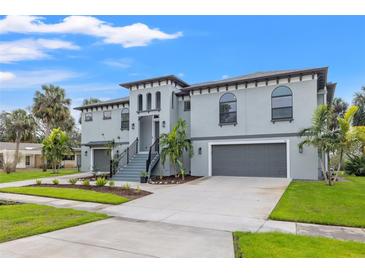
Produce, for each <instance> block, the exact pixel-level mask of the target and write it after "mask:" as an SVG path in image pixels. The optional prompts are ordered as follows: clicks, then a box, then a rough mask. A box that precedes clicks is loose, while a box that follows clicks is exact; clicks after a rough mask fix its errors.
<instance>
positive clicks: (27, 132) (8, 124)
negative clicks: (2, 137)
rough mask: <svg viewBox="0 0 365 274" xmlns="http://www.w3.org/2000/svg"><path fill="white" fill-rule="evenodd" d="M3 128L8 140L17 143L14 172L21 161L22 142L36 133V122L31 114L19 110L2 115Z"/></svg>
mask: <svg viewBox="0 0 365 274" xmlns="http://www.w3.org/2000/svg"><path fill="white" fill-rule="evenodd" d="M2 120H3V121H2V123H1V124H2V126H3V127H4V132H5V134H6V135H7V139H8V140H12V141H13V142H15V143H16V146H15V154H14V159H13V166H12V171H15V170H16V165H17V164H18V160H19V145H20V141H22V140H27V139H29V138H30V137H31V135H33V134H34V132H35V127H36V124H35V121H34V119H33V116H32V115H31V114H28V113H27V112H26V111H25V110H23V109H17V110H14V111H12V112H10V113H7V114H2Z"/></svg>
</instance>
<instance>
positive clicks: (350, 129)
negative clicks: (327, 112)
mask: <svg viewBox="0 0 365 274" xmlns="http://www.w3.org/2000/svg"><path fill="white" fill-rule="evenodd" d="M358 109H359V107H358V106H351V107H350V108H349V109H348V110H347V111H346V113H345V114H344V116H343V118H342V117H338V118H337V120H338V126H339V130H338V144H337V149H338V151H339V155H340V158H339V162H338V167H337V172H336V175H335V179H334V181H335V182H336V180H337V177H338V174H339V171H340V168H341V164H342V159H343V155H344V154H346V153H348V152H349V151H350V150H351V147H352V146H354V145H355V144H361V145H364V144H365V126H353V125H352V121H353V119H354V116H355V115H356V112H357V111H358Z"/></svg>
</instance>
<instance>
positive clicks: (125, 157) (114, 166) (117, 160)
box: [110, 138, 138, 177]
mask: <svg viewBox="0 0 365 274" xmlns="http://www.w3.org/2000/svg"><path fill="white" fill-rule="evenodd" d="M137 153H138V138H136V139H135V140H134V141H133V143H132V144H130V145H129V146H128V147H127V148H126V149H125V150H123V152H122V153H121V154H116V155H114V157H113V159H112V160H110V177H112V176H113V175H114V174H115V173H117V171H118V169H119V167H123V166H125V165H128V163H129V161H130V159H131V158H132V157H134V155H136V154H137Z"/></svg>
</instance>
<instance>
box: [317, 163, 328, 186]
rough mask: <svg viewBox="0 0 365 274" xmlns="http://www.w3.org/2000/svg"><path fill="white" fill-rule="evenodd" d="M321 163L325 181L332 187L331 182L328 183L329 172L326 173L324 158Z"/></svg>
mask: <svg viewBox="0 0 365 274" xmlns="http://www.w3.org/2000/svg"><path fill="white" fill-rule="evenodd" d="M319 161H320V163H321V169H322V174H323V177H324V180H325V182H326V184H328V185H330V182H329V181H328V178H327V172H326V169H325V166H324V161H323V159H322V158H320V160H319Z"/></svg>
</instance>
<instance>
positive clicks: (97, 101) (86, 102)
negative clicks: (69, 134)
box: [79, 97, 101, 124]
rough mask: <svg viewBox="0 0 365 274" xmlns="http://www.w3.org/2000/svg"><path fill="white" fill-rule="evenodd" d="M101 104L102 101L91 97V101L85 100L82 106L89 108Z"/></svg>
mask: <svg viewBox="0 0 365 274" xmlns="http://www.w3.org/2000/svg"><path fill="white" fill-rule="evenodd" d="M100 102H101V100H100V99H98V98H93V97H90V98H89V99H84V101H82V106H87V105H91V104H95V103H100ZM79 124H81V115H80V117H79Z"/></svg>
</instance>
